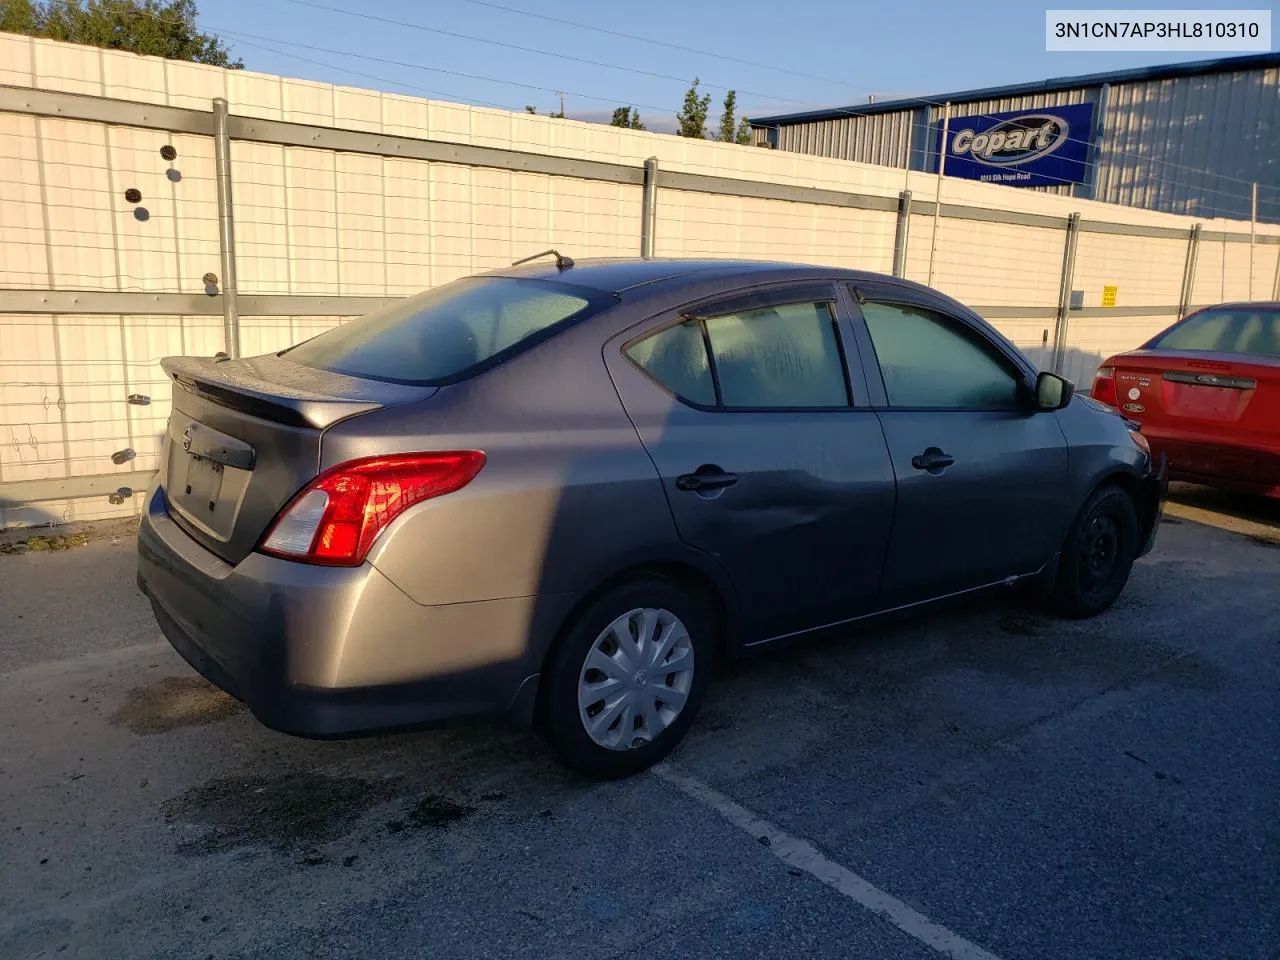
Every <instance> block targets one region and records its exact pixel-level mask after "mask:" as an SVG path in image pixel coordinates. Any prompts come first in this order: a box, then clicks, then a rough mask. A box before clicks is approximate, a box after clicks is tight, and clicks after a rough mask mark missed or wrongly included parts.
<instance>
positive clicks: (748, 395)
mask: <svg viewBox="0 0 1280 960" xmlns="http://www.w3.org/2000/svg"><path fill="white" fill-rule="evenodd" d="M704 331H705V335H704ZM708 343H709V344H710V346H711V355H710V359H709V358H708V355H707V344H708ZM626 352H627V356H628V357H630V358H631V360H632V362H634V363H635V364H636V365H637V366H639V367H640V368H641V369H642V370H644V371H645V372H646V373H648V374H649V376H651V377H653V379H654V380H656V381H658V383H660V384H661V385H662V386H663V387H665V388H666V389H667V390H668V391H670V392H671V393H674V394H675V395H676V396H677V397H679V398H680V399H682V400H686V401H689V402H692V403H694V404H697V405H700V406H705V407H712V406H715V407H720V408H722V409H726V410H734V409H752V408H766V409H789V408H805V407H844V406H848V405H849V392H848V388H847V386H846V384H845V378H844V361H843V359H842V357H841V354H840V345H839V340H838V338H837V335H836V329H835V320H834V317H833V316H832V313H831V308H830V306H829V305H828V304H826V303H798V304H785V305H780V306H776V307H766V308H763V309H760V310H747V311H743V312H740V313H733V314H725V315H721V316H716V317H708V318H706V319H705V320H686V321H685V322H684V323H680V324H676V325H675V326H671V327H666V328H664V329H662V330H660V331H658V332H657V333H655V334H653V335H652V336H649V337H646V338H645V339H643V340H640V341H637V342H636V343H633V344H632V345H631V346H630V347H628V348H627V351H626ZM713 363H714V369H713Z"/></svg>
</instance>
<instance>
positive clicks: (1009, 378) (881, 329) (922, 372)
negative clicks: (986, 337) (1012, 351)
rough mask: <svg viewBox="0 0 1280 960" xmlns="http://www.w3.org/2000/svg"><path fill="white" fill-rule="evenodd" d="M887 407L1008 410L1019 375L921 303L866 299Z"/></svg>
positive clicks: (1014, 402)
mask: <svg viewBox="0 0 1280 960" xmlns="http://www.w3.org/2000/svg"><path fill="white" fill-rule="evenodd" d="M862 315H863V317H864V318H865V319H866V323H867V330H868V332H869V333H870V334H871V342H872V344H873V345H874V346H875V350H876V358H877V359H878V360H879V362H880V373H881V374H882V376H883V377H884V388H885V393H886V394H887V395H888V399H889V406H891V407H918V408H926V409H943V410H945V409H953V410H1006V409H1015V408H1017V407H1019V406H1020V404H1021V401H1020V397H1019V392H1018V376H1017V373H1016V371H1015V370H1014V369H1013V366H1012V364H1011V363H1009V361H1008V360H1007V359H1005V358H1004V357H1003V356H1001V355H1000V354H999V353H998V352H997V351H996V350H995V349H994V348H993V347H991V346H989V345H987V344H985V343H983V342H982V341H981V338H980V337H979V336H978V335H977V334H975V333H973V332H971V331H969V330H967V329H965V328H964V327H963V325H962V324H960V323H958V322H955V321H952V320H948V319H946V318H945V317H943V316H941V315H940V314H937V313H934V312H933V311H931V310H926V309H923V308H920V307H910V306H905V305H902V304H895V303H864V304H863V305H862Z"/></svg>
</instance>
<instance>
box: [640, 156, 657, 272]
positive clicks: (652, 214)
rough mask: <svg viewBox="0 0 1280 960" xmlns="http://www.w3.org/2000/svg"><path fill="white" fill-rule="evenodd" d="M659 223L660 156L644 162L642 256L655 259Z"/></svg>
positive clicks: (641, 221)
mask: <svg viewBox="0 0 1280 960" xmlns="http://www.w3.org/2000/svg"><path fill="white" fill-rule="evenodd" d="M657 225H658V158H657V157H650V158H649V159H648V160H646V161H645V162H644V199H643V201H642V206H641V208H640V256H642V257H643V258H644V259H646V260H651V259H653V237H654V233H655V228H656V227H657Z"/></svg>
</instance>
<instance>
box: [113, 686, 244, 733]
mask: <svg viewBox="0 0 1280 960" xmlns="http://www.w3.org/2000/svg"><path fill="white" fill-rule="evenodd" d="M244 709H245V706H244V704H243V703H241V702H240V701H239V700H235V699H233V698H232V697H229V696H228V695H227V694H225V693H223V692H222V691H221V690H219V689H218V688H217V687H215V686H213V685H212V684H210V683H209V682H208V681H206V680H203V679H201V678H200V677H162V678H161V679H159V680H157V681H155V682H154V683H148V684H147V685H145V686H142V687H134V688H133V689H132V690H130V691H129V693H128V694H127V695H126V697H125V701H124V704H123V705H122V706H121V707H120V709H119V710H117V711H116V712H115V713H114V714H112V716H111V720H110V723H111V725H112V726H116V727H124V728H126V729H128V730H131V731H133V732H134V733H136V734H140V735H142V736H149V735H151V734H157V733H168V732H169V731H170V730H176V729H178V728H179V727H202V726H205V725H206V724H210V723H217V722H218V721H220V720H226V719H227V718H229V717H233V716H235V715H236V714H238V713H242V712H243V711H244Z"/></svg>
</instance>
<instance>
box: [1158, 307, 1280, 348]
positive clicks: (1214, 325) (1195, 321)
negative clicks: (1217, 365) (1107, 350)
mask: <svg viewBox="0 0 1280 960" xmlns="http://www.w3.org/2000/svg"><path fill="white" fill-rule="evenodd" d="M1150 346H1151V347H1155V348H1162V349H1165V350H1206V351H1208V352H1210V353H1249V354H1253V355H1255V356H1261V357H1280V310H1276V309H1274V308H1266V307H1235V308H1232V309H1230V310H1205V311H1204V312H1202V313H1196V314H1193V315H1192V316H1189V317H1187V319H1186V320H1184V321H1183V322H1182V323H1180V324H1178V325H1177V326H1176V327H1174V328H1173V329H1172V330H1170V331H1169V332H1168V333H1166V334H1165V335H1164V336H1162V337H1158V338H1156V339H1155V340H1153V341H1152V342H1151V344H1150Z"/></svg>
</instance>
